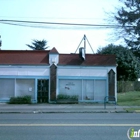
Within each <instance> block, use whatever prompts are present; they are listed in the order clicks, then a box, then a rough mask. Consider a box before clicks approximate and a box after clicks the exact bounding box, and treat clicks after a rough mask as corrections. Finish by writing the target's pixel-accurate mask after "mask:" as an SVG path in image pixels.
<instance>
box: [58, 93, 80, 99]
mask: <svg viewBox="0 0 140 140" xmlns="http://www.w3.org/2000/svg"><path fill="white" fill-rule="evenodd" d="M57 99H61V100H63V99H64V100H65V99H70V100H78V95H66V94H59V95H57Z"/></svg>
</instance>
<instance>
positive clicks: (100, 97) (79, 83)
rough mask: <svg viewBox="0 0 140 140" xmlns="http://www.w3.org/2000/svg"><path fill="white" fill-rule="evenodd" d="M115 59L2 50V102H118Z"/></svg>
mask: <svg viewBox="0 0 140 140" xmlns="http://www.w3.org/2000/svg"><path fill="white" fill-rule="evenodd" d="M116 84H117V82H116V58H115V56H114V55H100V54H85V55H84V56H83V55H82V56H81V54H80V55H79V54H59V52H58V51H57V50H56V49H55V48H53V49H52V50H43V51H41V50H35V51H33V50H0V102H7V101H9V99H10V97H16V96H24V95H30V96H31V97H32V102H34V103H37V102H41V103H43V102H49V103H53V102H55V101H56V98H57V95H58V94H67V95H78V96H79V102H103V101H104V98H105V96H114V97H116V98H117V88H116V87H117V86H116Z"/></svg>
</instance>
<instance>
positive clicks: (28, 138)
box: [0, 113, 140, 140]
mask: <svg viewBox="0 0 140 140" xmlns="http://www.w3.org/2000/svg"><path fill="white" fill-rule="evenodd" d="M131 127H133V128H134V129H135V130H139V129H140V114H136V113H124V114H123V113H99V114H96V113H87V114H86V113H50V114H49V113H47V114H0V140H90V139H91V140H92V139H93V140H128V138H127V131H128V129H129V128H131ZM139 139H140V138H139Z"/></svg>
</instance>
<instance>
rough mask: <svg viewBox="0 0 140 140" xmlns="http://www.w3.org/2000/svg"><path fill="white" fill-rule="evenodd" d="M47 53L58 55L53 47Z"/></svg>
mask: <svg viewBox="0 0 140 140" xmlns="http://www.w3.org/2000/svg"><path fill="white" fill-rule="evenodd" d="M49 53H50V54H59V53H58V51H57V50H56V48H55V47H53V48H52V49H51V50H50V52H49Z"/></svg>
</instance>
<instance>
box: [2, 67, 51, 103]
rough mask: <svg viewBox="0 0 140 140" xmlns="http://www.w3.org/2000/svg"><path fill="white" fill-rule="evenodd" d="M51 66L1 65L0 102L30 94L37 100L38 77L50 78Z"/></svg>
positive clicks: (34, 100)
mask: <svg viewBox="0 0 140 140" xmlns="http://www.w3.org/2000/svg"><path fill="white" fill-rule="evenodd" d="M49 72H50V69H49V66H12V65H10V66H0V102H5V101H8V100H9V99H10V97H17V96H25V95H30V96H31V98H32V101H33V102H37V81H38V79H49Z"/></svg>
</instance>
